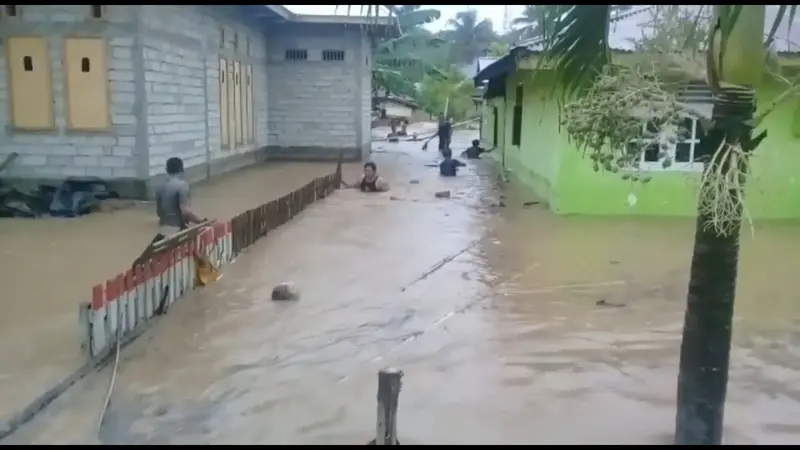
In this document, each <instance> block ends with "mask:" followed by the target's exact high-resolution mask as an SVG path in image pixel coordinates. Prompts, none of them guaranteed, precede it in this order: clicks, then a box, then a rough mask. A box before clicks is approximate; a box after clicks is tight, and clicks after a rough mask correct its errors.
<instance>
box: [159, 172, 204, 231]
mask: <svg viewBox="0 0 800 450" xmlns="http://www.w3.org/2000/svg"><path fill="white" fill-rule="evenodd" d="M166 170H167V180H166V181H165V182H164V184H162V185H161V186H159V187H158V189H157V190H156V213H157V214H158V233H157V234H156V236H155V238H153V242H157V241H160V240H162V239H164V238H165V237H167V236H169V235H171V234H175V233H177V232H178V231H181V230H183V229H186V227H187V226H188V225H189V224H192V223H200V222H203V221H204V219H201V218H200V217H198V216H197V214H195V213H194V212H193V211H192V210H191V209H190V207H189V203H190V202H189V200H190V195H189V183H188V182H187V181H186V180H185V179H184V178H183V160H182V159H180V158H176V157H172V158H169V159H168V160H167V165H166Z"/></svg>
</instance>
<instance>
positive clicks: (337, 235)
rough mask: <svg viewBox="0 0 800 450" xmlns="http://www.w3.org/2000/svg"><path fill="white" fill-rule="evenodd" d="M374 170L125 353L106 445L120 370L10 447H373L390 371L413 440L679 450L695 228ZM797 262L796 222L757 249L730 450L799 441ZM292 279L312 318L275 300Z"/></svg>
mask: <svg viewBox="0 0 800 450" xmlns="http://www.w3.org/2000/svg"><path fill="white" fill-rule="evenodd" d="M469 138H471V136H470V135H468V134H467V133H461V134H459V135H457V139H456V140H455V146H456V148H458V146H466V142H468V140H469ZM373 156H374V159H375V161H377V163H378V165H379V168H380V171H381V172H382V173H383V174H384V175H385V176H387V177H388V178H389V180H390V181H391V183H392V185H393V190H392V192H391V193H387V194H376V195H365V194H361V193H359V192H355V191H340V192H337V193H336V194H335V195H333V196H331V197H329V198H327V199H325V200H324V201H322V202H320V203H318V204H315V205H313V206H312V207H310V208H309V209H308V210H307V211H305V212H303V213H302V214H301V215H300V216H299V217H298V218H296V219H295V220H294V221H292V222H291V223H290V224H288V225H286V226H284V227H282V228H281V229H279V230H278V231H276V232H274V233H271V234H270V235H268V236H267V237H266V238H264V239H263V240H261V241H260V242H258V243H257V244H256V245H254V246H253V247H251V248H250V249H248V251H247V252H246V253H245V254H243V255H241V256H240V257H239V258H238V260H237V261H236V262H235V264H233V265H231V266H228V267H226V269H225V276H224V277H223V279H222V280H220V281H219V282H218V283H215V284H214V285H212V286H210V287H208V288H206V289H204V290H202V291H197V292H195V293H193V294H192V295H191V296H190V297H189V298H187V299H186V300H184V301H182V302H180V303H178V304H176V306H175V307H174V308H173V309H171V310H170V314H169V315H167V316H165V317H164V319H163V320H162V321H161V323H159V324H157V326H156V327H154V328H153V329H152V330H150V331H148V333H147V334H146V335H145V336H143V337H142V338H140V339H139V340H137V341H136V342H134V343H133V344H132V345H131V346H130V347H128V348H126V349H125V350H124V352H123V358H122V361H121V363H120V367H119V373H118V376H117V380H116V385H115V386H116V387H115V389H114V393H113V396H112V400H111V406H110V409H109V412H108V414H107V418H106V424H105V426H104V427H103V429H102V430H101V432H100V434H99V438H98V437H97V430H96V421H97V419H98V416H99V414H100V410H101V406H102V403H103V400H104V397H105V394H106V389H107V388H108V383H109V378H110V371H109V370H108V369H106V370H104V371H102V372H100V373H96V374H93V375H92V376H90V377H87V378H86V379H84V380H83V381H82V382H80V383H79V384H78V385H76V386H75V387H74V388H73V389H71V390H70V391H69V392H67V393H66V394H64V396H62V397H61V398H59V399H58V400H57V401H56V402H54V404H52V405H51V406H50V407H49V408H48V409H47V410H45V411H44V412H43V413H42V414H41V415H40V416H38V417H37V418H36V419H35V420H34V421H32V422H31V423H30V424H28V425H26V426H25V427H23V428H22V429H21V430H20V431H19V432H17V433H16V434H14V435H12V436H11V437H9V438H8V439H7V440H6V442H4V443H9V444H10V443H27V444H32V443H36V444H48V443H61V444H67V443H74V444H78V443H92V442H102V443H108V444H111V443H115V444H122V443H132V444H364V443H366V442H367V441H368V440H369V439H371V438H372V437H374V430H375V426H374V420H375V390H376V379H377V376H376V374H377V370H378V369H379V368H380V367H382V366H386V365H391V366H394V367H399V368H401V369H402V370H404V372H405V374H406V375H405V379H404V389H403V392H402V393H401V398H400V411H399V424H398V428H399V435H400V439H401V440H402V441H403V443H404V444H406V443H408V444H414V443H422V444H601V443H602V444H659V443H669V442H670V440H671V434H672V429H673V424H674V414H675V405H674V399H675V391H676V378H677V362H678V348H679V340H680V331H681V325H682V321H683V310H684V305H685V298H684V297H685V290H686V284H687V272H688V267H689V262H690V251H691V243H692V228H693V223H691V222H690V221H679V220H676V221H668V220H655V219H653V220H643V219H613V220H611V219H590V218H577V217H554V216H553V215H552V214H550V213H549V212H548V211H547V210H546V209H545V208H544V207H543V206H541V205H532V206H525V207H523V206H522V204H523V203H524V202H527V201H530V200H532V198H531V197H530V196H529V195H528V194H526V193H524V192H522V191H521V190H519V189H517V188H516V187H515V186H514V183H512V184H511V185H510V186H509V187H508V188H507V189H506V190H505V191H504V192H502V191H500V190H498V187H497V186H498V182H497V178H496V176H495V174H494V172H493V169H492V168H491V164H490V163H489V162H488V161H481V162H477V163H475V164H471V165H470V166H469V167H468V168H466V169H465V170H464V171H463V172H462V173H460V174H459V176H458V177H457V178H454V179H441V178H439V177H438V174H437V170H436V169H435V168H432V167H426V164H429V163H431V162H432V161H434V159H435V154H433V152H422V151H420V150H419V145H418V144H405V143H400V144H378V145H376V153H375V154H374V155H373ZM411 180H419V183H414V184H412V183H410V181H411ZM443 189H449V190H451V191H452V193H453V196H452V198H450V199H435V198H433V194H434V192H436V191H439V190H443ZM501 195H503V196H504V197H505V198H503V199H502V201H503V202H504V203H505V204H506V205H507V206H506V207H497V206H492V205H493V204H497V203H498V201H499V200H500V196H501ZM390 196H393V197H395V198H396V199H392V198H391V197H390ZM799 259H800V239H798V229H797V228H796V227H794V226H789V225H769V226H763V227H759V228H758V229H757V230H756V235H755V238H754V239H752V238H749V237H746V238H744V241H743V248H742V262H741V274H740V283H739V292H738V298H737V310H736V316H737V317H736V322H735V323H736V324H735V327H736V329H735V337H734V341H735V342H734V350H733V355H732V368H731V379H730V386H729V394H728V405H727V414H726V437H725V439H726V442H728V443H736V444H755V443H758V444H790V443H796V442H797V441H798V439H800V419H798V417H800V392H798V388H797V386H800V383H799V382H800V377H799V376H798V375H799V373H798V370H800V352H798V350H797V345H798V342H800V336H798V334H797V332H796V330H797V321H798V319H800V311H798V306H797V305H798V300H797V297H796V295H795V292H796V289H795V287H794V282H793V279H792V276H793V275H794V272H795V269H794V268H796V267H800V264H799V263H800V261H798V260H799ZM441 261H447V262H446V263H445V264H443V265H441V266H440V268H439V269H438V270H436V271H433V272H432V273H430V274H429V275H428V276H427V277H422V275H423V274H424V273H426V272H429V271H430V270H431V267H435V266H436V265H437V263H439V262H441ZM285 280H291V281H294V282H295V283H296V284H297V285H298V286H299V287H300V290H301V300H300V301H299V302H296V303H291V302H284V303H275V302H271V301H270V300H269V294H270V290H271V288H272V286H273V285H274V284H275V283H278V282H281V281H285Z"/></svg>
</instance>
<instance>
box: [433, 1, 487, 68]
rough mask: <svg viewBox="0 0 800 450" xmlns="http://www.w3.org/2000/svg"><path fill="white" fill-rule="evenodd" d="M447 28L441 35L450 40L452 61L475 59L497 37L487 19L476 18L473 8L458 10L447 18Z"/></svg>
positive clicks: (465, 61)
mask: <svg viewBox="0 0 800 450" xmlns="http://www.w3.org/2000/svg"><path fill="white" fill-rule="evenodd" d="M447 24H448V25H449V26H450V29H449V30H444V31H443V32H442V37H444V38H445V39H447V40H448V41H450V42H451V46H450V49H451V52H452V53H451V57H452V62H454V63H458V64H466V63H470V62H472V61H474V60H475V58H477V57H479V56H480V55H482V54H483V52H484V51H485V50H486V49H487V48H488V47H489V45H490V44H491V43H492V42H494V41H495V40H496V38H497V36H496V35H495V32H494V30H493V29H492V22H491V21H490V20H488V19H482V20H478V13H477V12H476V11H475V10H472V9H471V10H467V11H460V12H458V13H456V15H455V17H454V18H452V19H450V20H448V21H447Z"/></svg>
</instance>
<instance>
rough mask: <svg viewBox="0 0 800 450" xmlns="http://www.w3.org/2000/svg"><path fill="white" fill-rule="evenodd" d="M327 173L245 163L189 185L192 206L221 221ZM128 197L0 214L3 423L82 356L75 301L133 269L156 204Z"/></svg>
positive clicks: (324, 168)
mask: <svg viewBox="0 0 800 450" xmlns="http://www.w3.org/2000/svg"><path fill="white" fill-rule="evenodd" d="M359 168H360V165H358V164H357V165H354V166H348V167H346V172H349V173H353V174H355V173H358V170H359ZM334 170H335V164H334V163H319V164H317V163H303V164H288V163H272V164H269V165H265V166H260V167H254V168H249V169H246V170H241V171H238V172H235V173H232V174H228V175H225V176H222V177H218V178H215V179H214V180H212V181H211V182H207V183H202V184H200V185H199V186H197V188H193V193H192V194H193V205H194V208H195V210H196V211H197V213H198V214H200V215H201V216H206V217H210V218H217V219H219V220H226V219H229V218H231V217H233V216H235V215H236V214H239V213H240V212H242V211H245V210H247V209H250V208H253V207H256V206H258V205H261V204H262V203H265V202H266V201H268V200H269V199H272V198H277V197H280V196H281V195H284V194H286V193H288V192H291V191H293V190H294V189H297V188H299V187H301V186H302V185H304V184H305V183H307V182H309V181H311V180H312V179H314V178H316V177H318V176H322V175H327V174H329V173H332V172H333V171H334ZM129 203H130V205H124V206H128V207H126V208H125V209H122V210H118V211H114V212H113V213H95V214H90V215H88V216H83V217H80V218H77V219H56V218H46V219H35V220H30V219H2V220H0V286H2V296H1V298H0V305H2V307H3V311H2V314H0V361H2V363H0V424H2V423H3V422H4V421H5V420H7V419H8V418H9V417H10V416H11V415H12V414H14V413H15V412H17V411H19V410H21V409H22V408H23V407H24V406H26V405H27V404H29V403H30V402H32V401H33V400H34V399H35V398H36V397H37V396H38V395H40V394H42V393H43V392H44V391H45V390H46V389H48V388H50V387H51V386H54V385H55V384H57V383H58V382H60V381H61V380H62V379H64V378H65V377H66V376H67V375H69V374H70V373H71V372H73V371H74V370H76V369H77V368H78V367H80V365H81V364H82V363H83V362H84V360H85V357H84V356H83V355H82V354H81V352H80V346H79V344H80V336H79V331H80V330H79V327H78V304H79V303H80V302H84V301H89V300H91V298H90V295H91V290H92V286H93V285H95V284H97V283H100V282H103V281H104V280H106V279H109V278H112V277H114V276H116V275H117V274H118V273H120V272H121V271H124V270H125V269H126V268H127V267H130V265H131V262H132V261H133V260H134V259H135V258H136V257H137V256H139V255H140V254H141V252H142V251H143V250H144V248H145V247H146V246H147V245H148V244H149V243H150V241H151V240H152V238H153V236H154V235H155V233H156V229H157V224H158V219H157V218H156V216H155V209H154V206H153V204H151V203H140V202H129Z"/></svg>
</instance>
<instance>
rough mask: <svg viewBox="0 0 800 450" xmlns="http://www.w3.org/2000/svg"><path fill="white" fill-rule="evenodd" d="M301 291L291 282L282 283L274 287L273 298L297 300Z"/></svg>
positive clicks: (277, 299)
mask: <svg viewBox="0 0 800 450" xmlns="http://www.w3.org/2000/svg"><path fill="white" fill-rule="evenodd" d="M298 297H299V293H298V292H297V289H295V287H294V286H292V285H291V283H281V284H279V285H277V286H275V287H274V288H272V300H276V301H284V300H297V298H298Z"/></svg>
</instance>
